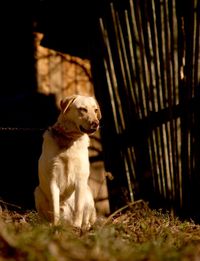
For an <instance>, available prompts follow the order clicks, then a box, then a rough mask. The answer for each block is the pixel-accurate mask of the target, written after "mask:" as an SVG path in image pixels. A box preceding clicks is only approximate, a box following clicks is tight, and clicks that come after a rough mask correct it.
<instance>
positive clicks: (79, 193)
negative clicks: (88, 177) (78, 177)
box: [74, 182, 87, 228]
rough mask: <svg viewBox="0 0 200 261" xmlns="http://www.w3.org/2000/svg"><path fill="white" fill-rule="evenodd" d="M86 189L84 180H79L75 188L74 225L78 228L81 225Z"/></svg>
mask: <svg viewBox="0 0 200 261" xmlns="http://www.w3.org/2000/svg"><path fill="white" fill-rule="evenodd" d="M86 189H87V184H85V182H79V183H78V184H77V186H76V189H75V211H74V226H75V227H79V228H80V227H81V225H82V220H83V210H84V205H85V193H86Z"/></svg>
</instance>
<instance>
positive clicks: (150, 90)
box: [93, 0, 200, 219]
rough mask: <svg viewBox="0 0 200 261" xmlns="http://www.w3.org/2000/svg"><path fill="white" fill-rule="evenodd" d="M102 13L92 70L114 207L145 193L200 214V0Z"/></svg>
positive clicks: (138, 0) (130, 3)
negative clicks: (99, 41)
mask: <svg viewBox="0 0 200 261" xmlns="http://www.w3.org/2000/svg"><path fill="white" fill-rule="evenodd" d="M102 10H103V12H102V14H101V17H100V19H99V28H100V30H99V37H100V40H101V44H102V45H101V48H102V47H103V48H102V49H103V53H98V52H97V53H96V55H97V56H98V55H99V56H98V59H97V60H98V61H99V64H97V63H98V61H94V62H93V68H94V81H95V84H96V95H97V98H98V99H99V101H100V104H101V106H102V110H103V126H102V142H103V146H104V149H105V166H106V167H107V170H109V171H111V172H112V174H113V176H114V180H113V181H111V182H109V186H110V201H111V207H112V208H113V209H114V208H117V207H119V206H120V205H122V204H124V203H126V202H130V201H134V200H136V199H138V198H144V199H145V200H147V201H149V202H150V204H152V205H153V206H156V207H166V208H170V209H173V210H175V211H176V213H178V214H180V215H183V216H188V215H189V216H190V217H193V218H196V219H200V204H199V203H198V201H199V198H200V106H199V104H200V99H199V98H200V1H199V0H192V1H185V2H183V1H181V0H177V1H175V0H152V1H149V0H123V1H120V0H116V1H113V2H108V1H106V3H105V6H104V8H102ZM95 63H96V64H95ZM95 68H98V72H97V70H96V69H95Z"/></svg>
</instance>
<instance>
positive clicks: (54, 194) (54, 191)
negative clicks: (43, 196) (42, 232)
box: [50, 181, 60, 225]
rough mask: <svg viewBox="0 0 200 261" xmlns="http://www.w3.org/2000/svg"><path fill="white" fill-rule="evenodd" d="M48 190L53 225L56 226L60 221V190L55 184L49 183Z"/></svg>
mask: <svg viewBox="0 0 200 261" xmlns="http://www.w3.org/2000/svg"><path fill="white" fill-rule="evenodd" d="M50 190H51V198H52V210H53V223H54V225H57V224H58V221H59V219H60V190H59V187H58V186H57V184H56V182H54V181H52V182H51V185H50Z"/></svg>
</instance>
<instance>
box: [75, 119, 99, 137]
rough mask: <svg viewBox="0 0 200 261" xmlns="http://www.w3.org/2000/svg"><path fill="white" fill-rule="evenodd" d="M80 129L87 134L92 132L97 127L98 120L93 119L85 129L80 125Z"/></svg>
mask: <svg viewBox="0 0 200 261" xmlns="http://www.w3.org/2000/svg"><path fill="white" fill-rule="evenodd" d="M79 128H80V131H81V132H83V133H87V134H92V133H94V132H95V131H97V130H98V128H99V121H97V120H95V121H93V122H92V123H91V124H90V128H88V129H86V128H84V127H83V126H82V125H80V127H79Z"/></svg>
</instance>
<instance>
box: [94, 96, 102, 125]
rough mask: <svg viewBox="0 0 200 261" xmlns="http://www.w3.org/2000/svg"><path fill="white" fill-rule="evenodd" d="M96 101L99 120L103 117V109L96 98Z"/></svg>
mask: <svg viewBox="0 0 200 261" xmlns="http://www.w3.org/2000/svg"><path fill="white" fill-rule="evenodd" d="M95 101H96V104H97V109H98V111H97V118H98V120H100V119H101V118H102V115H101V109H100V106H99V103H98V101H97V100H96V99H95Z"/></svg>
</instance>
